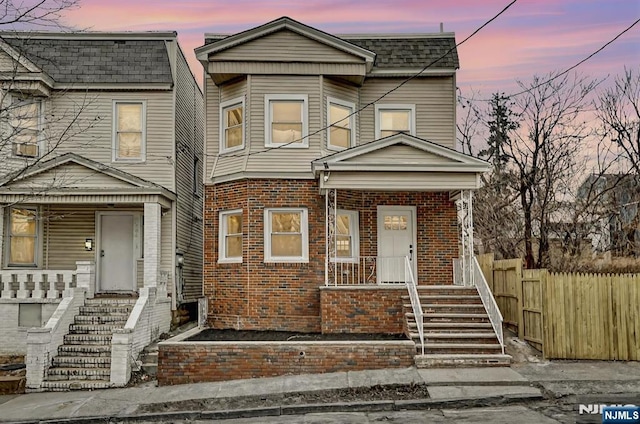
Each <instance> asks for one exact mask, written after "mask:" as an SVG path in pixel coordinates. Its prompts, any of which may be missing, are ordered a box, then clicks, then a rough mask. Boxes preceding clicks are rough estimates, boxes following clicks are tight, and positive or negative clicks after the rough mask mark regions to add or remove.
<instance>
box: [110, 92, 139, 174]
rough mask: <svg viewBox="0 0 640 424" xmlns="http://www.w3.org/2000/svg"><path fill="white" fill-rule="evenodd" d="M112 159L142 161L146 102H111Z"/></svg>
mask: <svg viewBox="0 0 640 424" xmlns="http://www.w3.org/2000/svg"><path fill="white" fill-rule="evenodd" d="M113 117H114V119H113V161H123V162H127V161H128V162H142V161H144V160H145V155H146V103H145V102H135V101H116V102H114V104H113Z"/></svg>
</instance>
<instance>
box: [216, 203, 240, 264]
mask: <svg viewBox="0 0 640 424" xmlns="http://www.w3.org/2000/svg"><path fill="white" fill-rule="evenodd" d="M219 222H220V231H219V240H218V262H220V263H225V262H242V209H235V210H230V211H222V212H220V220H219Z"/></svg>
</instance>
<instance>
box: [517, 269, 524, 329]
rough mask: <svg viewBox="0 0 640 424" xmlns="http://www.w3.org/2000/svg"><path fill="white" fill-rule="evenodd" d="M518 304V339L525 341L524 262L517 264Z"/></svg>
mask: <svg viewBox="0 0 640 424" xmlns="http://www.w3.org/2000/svg"><path fill="white" fill-rule="evenodd" d="M515 268H516V276H515V278H516V302H517V311H518V316H517V320H518V338H519V339H520V340H524V335H525V331H524V302H523V299H522V261H518V263H517V264H516V267H515Z"/></svg>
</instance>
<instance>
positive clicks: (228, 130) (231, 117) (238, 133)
mask: <svg viewBox="0 0 640 424" xmlns="http://www.w3.org/2000/svg"><path fill="white" fill-rule="evenodd" d="M243 148H244V98H240V99H233V100H229V101H227V102H223V103H222V104H220V153H225V152H232V151H234V150H241V149H243Z"/></svg>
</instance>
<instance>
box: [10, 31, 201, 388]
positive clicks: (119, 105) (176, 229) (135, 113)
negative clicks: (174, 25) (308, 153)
mask: <svg viewBox="0 0 640 424" xmlns="http://www.w3.org/2000/svg"><path fill="white" fill-rule="evenodd" d="M0 38H1V40H2V41H0V68H2V72H0V84H1V90H0V95H1V97H2V98H1V100H2V108H1V109H0V120H1V121H2V122H1V124H2V127H1V129H2V136H1V137H0V163H1V167H2V171H1V172H0V246H1V251H2V254H1V255H0V279H1V282H0V286H1V289H2V291H1V296H0V318H1V319H0V321H1V323H0V327H1V328H2V329H1V331H0V355H20V356H25V357H26V363H27V388H28V390H32V391H36V390H69V389H77V388H79V389H92V388H104V387H112V386H121V385H124V384H126V383H127V381H128V379H129V376H130V372H131V364H132V361H135V360H136V359H137V356H138V353H139V352H140V351H141V350H142V348H144V347H145V346H146V345H147V344H148V343H149V342H150V341H152V340H154V339H157V338H158V336H159V335H160V334H161V333H163V332H166V331H168V329H169V326H170V323H171V320H172V314H176V311H177V310H178V308H181V307H184V306H185V305H188V304H195V303H196V302H197V298H198V297H200V296H201V293H202V275H201V274H202V243H201V236H200V235H201V231H202V203H203V202H202V181H201V176H202V172H201V168H202V146H203V138H204V136H203V131H204V115H203V97H202V91H201V89H200V87H199V85H198V83H197V82H196V80H195V78H194V76H193V74H192V73H191V71H190V69H189V66H188V64H187V60H186V58H185V56H184V54H183V52H182V50H181V48H180V46H179V45H178V40H177V33H176V32H140V33H136V32H126V33H104V32H95V33H93V32H92V33H74V34H71V33H55V32H30V33H16V32H10V33H3V34H1V37H0ZM194 309H196V308H195V307H194Z"/></svg>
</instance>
